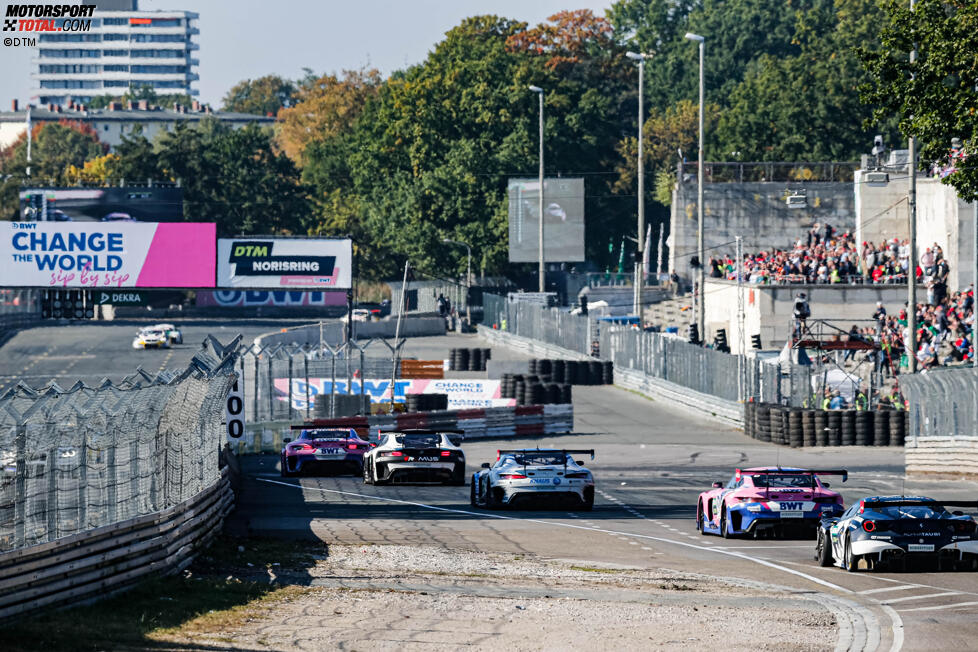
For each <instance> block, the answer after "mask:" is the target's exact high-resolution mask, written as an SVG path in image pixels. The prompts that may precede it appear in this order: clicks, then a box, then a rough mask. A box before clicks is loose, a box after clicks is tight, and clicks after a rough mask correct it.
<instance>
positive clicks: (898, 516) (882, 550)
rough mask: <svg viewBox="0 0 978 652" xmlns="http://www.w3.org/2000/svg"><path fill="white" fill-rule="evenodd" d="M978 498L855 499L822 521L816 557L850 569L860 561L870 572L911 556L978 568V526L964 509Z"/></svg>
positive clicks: (903, 563) (826, 563) (903, 564)
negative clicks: (966, 499)
mask: <svg viewBox="0 0 978 652" xmlns="http://www.w3.org/2000/svg"><path fill="white" fill-rule="evenodd" d="M948 507H970V508H972V509H978V501H974V500H972V501H952V502H942V501H938V500H934V499H933V498H927V497H924V496H912V497H909V496H871V497H868V498H863V499H862V500H860V501H859V502H858V503H853V505H852V506H850V507H849V509H847V510H846V511H845V513H844V514H842V515H841V516H840V517H838V518H835V517H825V518H823V519H822V522H821V523H820V524H819V528H818V537H817V539H816V542H815V559H816V560H817V561H818V563H819V564H820V565H821V566H833V565H834V566H839V567H841V568H844V569H846V570H847V571H849V572H854V571H856V570H858V569H859V562H860V560H864V561H865V562H866V566H867V568H868V569H869V570H876V569H877V568H878V567H880V566H889V567H893V566H899V567H901V569H902V568H905V567H906V564H907V561H908V560H910V559H924V560H936V561H937V565H938V568H939V569H943V568H945V567H948V566H950V567H952V568H954V567H958V568H966V569H968V570H978V534H976V529H978V524H976V523H975V520H974V519H973V518H972V517H971V516H966V515H965V514H964V512H961V511H953V512H951V511H948V509H947V508H948Z"/></svg>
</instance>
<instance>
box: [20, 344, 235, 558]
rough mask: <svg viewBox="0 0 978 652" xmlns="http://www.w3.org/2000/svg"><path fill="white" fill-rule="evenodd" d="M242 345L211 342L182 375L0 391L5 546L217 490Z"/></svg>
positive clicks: (140, 375)
mask: <svg viewBox="0 0 978 652" xmlns="http://www.w3.org/2000/svg"><path fill="white" fill-rule="evenodd" d="M239 342H240V336H239V337H238V338H235V340H234V341H232V342H231V343H230V344H229V345H227V346H224V345H221V344H220V343H219V342H218V341H217V340H215V339H213V338H208V345H209V348H208V349H202V350H201V351H200V352H198V353H197V354H195V355H194V357H193V359H192V360H191V362H190V364H189V365H188V366H187V368H186V369H184V370H183V371H182V372H180V373H175V372H172V371H163V372H161V373H159V374H158V375H156V376H155V377H154V376H150V375H149V374H147V373H146V372H145V371H143V370H142V369H139V370H137V372H136V373H134V374H132V375H131V376H129V377H127V378H125V379H123V380H122V381H121V382H120V383H117V384H116V383H112V382H111V381H109V380H108V379H105V380H103V381H102V382H101V383H99V384H98V385H97V386H88V385H85V384H84V383H81V382H78V383H76V384H75V385H74V386H72V387H71V388H69V389H62V388H61V387H59V386H58V385H57V384H56V383H53V382H52V383H50V384H48V385H46V386H44V387H40V388H32V387H30V386H28V385H26V384H25V383H19V384H18V385H17V386H16V387H14V388H12V389H10V390H9V391H7V392H6V393H5V394H4V395H3V396H2V397H0V551H7V550H13V549H21V548H27V547H30V546H35V545H38V544H46V543H50V542H53V541H56V540H59V539H62V538H64V537H67V536H73V535H76V534H79V533H86V532H89V531H91V530H93V529H95V528H100V527H104V526H110V525H112V524H115V523H119V522H121V521H126V520H129V519H132V518H136V517H139V516H143V515H147V514H155V513H158V512H162V511H165V510H167V509H169V508H171V507H173V506H175V505H178V504H181V503H183V502H185V501H187V500H189V499H191V498H192V497H194V496H197V495H198V494H199V493H200V492H202V491H204V490H205V489H206V488H207V487H210V486H212V485H213V484H214V483H215V482H216V481H217V480H218V479H219V478H220V470H219V463H218V459H219V451H220V448H221V445H222V442H223V441H224V439H225V434H224V428H223V426H222V421H223V419H224V411H225V399H226V398H227V395H228V391H229V390H230V389H231V387H232V385H233V384H234V382H235V380H236V376H235V374H234V365H235V362H236V360H237V355H238V345H239Z"/></svg>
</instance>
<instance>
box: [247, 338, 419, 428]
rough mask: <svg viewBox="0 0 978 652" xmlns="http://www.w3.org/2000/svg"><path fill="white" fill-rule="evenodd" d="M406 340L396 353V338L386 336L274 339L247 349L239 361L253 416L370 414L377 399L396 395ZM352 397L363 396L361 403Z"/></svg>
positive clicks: (254, 418) (289, 417) (249, 412)
mask: <svg viewBox="0 0 978 652" xmlns="http://www.w3.org/2000/svg"><path fill="white" fill-rule="evenodd" d="M403 345H404V340H403V339H402V340H401V342H400V345H399V346H398V347H397V351H396V356H395V350H394V344H393V341H388V340H386V339H382V338H375V339H369V340H360V341H357V340H352V341H350V342H348V343H345V344H339V345H337V346H330V345H328V344H325V343H323V344H273V345H270V346H258V345H252V346H250V347H248V348H245V349H242V351H241V356H240V359H239V365H240V370H241V375H242V377H243V378H244V392H245V415H246V417H247V420H248V421H249V422H252V423H253V422H258V421H276V420H292V419H309V418H312V417H335V416H347V414H346V413H348V412H351V413H353V414H365V413H369V410H370V404H371V402H377V401H378V399H380V398H384V399H385V400H387V401H389V400H390V384H391V379H392V377H393V378H396V379H400V378H401V377H402V373H401V365H402V362H403V360H402V359H401V349H402V347H403ZM395 364H396V367H395ZM395 382H396V381H395ZM350 398H353V399H358V400H355V401H354V402H355V403H356V405H351V403H350V402H349V401H348V399H350Z"/></svg>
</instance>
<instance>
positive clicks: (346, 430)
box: [289, 425, 356, 432]
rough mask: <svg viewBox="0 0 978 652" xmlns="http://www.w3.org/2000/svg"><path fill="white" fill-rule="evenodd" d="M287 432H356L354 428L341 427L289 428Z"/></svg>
mask: <svg viewBox="0 0 978 652" xmlns="http://www.w3.org/2000/svg"><path fill="white" fill-rule="evenodd" d="M289 430H327V431H330V430H331V431H334V432H350V431H351V430H356V428H344V427H342V426H333V427H330V426H308V425H306V426H289Z"/></svg>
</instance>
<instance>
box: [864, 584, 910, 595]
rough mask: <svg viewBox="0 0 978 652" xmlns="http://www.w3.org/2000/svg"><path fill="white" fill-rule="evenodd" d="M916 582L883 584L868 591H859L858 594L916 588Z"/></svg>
mask: <svg viewBox="0 0 978 652" xmlns="http://www.w3.org/2000/svg"><path fill="white" fill-rule="evenodd" d="M916 588H917V585H916V584H904V585H901V586H884V587H883V588H882V589H869V590H868V591H860V592H859V595H872V594H873V593H883V592H884V591H906V590H907V589H916Z"/></svg>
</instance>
